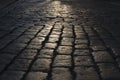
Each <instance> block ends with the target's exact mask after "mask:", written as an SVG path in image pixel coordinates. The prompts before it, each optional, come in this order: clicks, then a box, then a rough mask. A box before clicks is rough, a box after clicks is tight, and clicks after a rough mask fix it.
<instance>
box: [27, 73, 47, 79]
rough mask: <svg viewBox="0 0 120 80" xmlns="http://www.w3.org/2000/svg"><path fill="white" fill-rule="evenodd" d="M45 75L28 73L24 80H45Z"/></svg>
mask: <svg viewBox="0 0 120 80" xmlns="http://www.w3.org/2000/svg"><path fill="white" fill-rule="evenodd" d="M46 77H47V73H43V72H29V73H28V75H27V76H26V78H25V80H46Z"/></svg>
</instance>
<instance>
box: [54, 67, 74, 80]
mask: <svg viewBox="0 0 120 80" xmlns="http://www.w3.org/2000/svg"><path fill="white" fill-rule="evenodd" d="M52 75H53V77H52V79H53V80H61V79H62V80H72V75H71V74H70V71H69V69H68V68H53V73H52Z"/></svg>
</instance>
